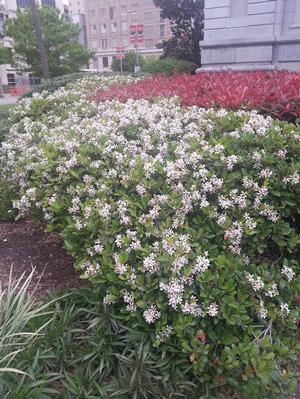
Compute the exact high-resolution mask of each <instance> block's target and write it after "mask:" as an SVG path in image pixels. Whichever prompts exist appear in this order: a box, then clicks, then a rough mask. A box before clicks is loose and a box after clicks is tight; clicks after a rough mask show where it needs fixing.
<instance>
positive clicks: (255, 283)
mask: <svg viewBox="0 0 300 399" xmlns="http://www.w3.org/2000/svg"><path fill="white" fill-rule="evenodd" d="M246 279H247V280H248V282H249V283H250V284H251V285H252V288H253V289H254V291H260V290H262V289H263V288H264V286H265V284H264V282H263V281H262V279H261V277H260V276H254V275H253V274H251V273H246Z"/></svg>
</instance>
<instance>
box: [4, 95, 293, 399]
mask: <svg viewBox="0 0 300 399" xmlns="http://www.w3.org/2000/svg"><path fill="white" fill-rule="evenodd" d="M37 100H39V101H44V104H45V110H47V111H46V112H45V113H43V114H40V115H36V113H35V114H34V115H33V114H32V108H33V104H34V102H35V101H37ZM65 101H66V102H67V105H65ZM68 101H69V102H68ZM18 115H19V116H18ZM32 115H33V116H32ZM15 118H16V119H15V125H14V126H13V128H12V129H11V132H10V137H9V139H8V140H7V141H6V142H5V143H4V144H3V145H2V149H1V169H2V174H3V175H4V176H5V178H6V179H10V180H11V181H14V182H17V185H18V190H19V196H18V198H16V199H15V203H14V206H15V208H16V209H17V210H18V211H19V213H20V214H21V215H28V214H30V215H32V216H33V217H35V218H38V219H40V220H45V221H46V223H47V225H48V229H49V230H57V231H59V232H60V233H61V235H62V237H63V238H64V242H65V246H66V248H67V249H68V251H69V252H70V253H71V254H72V255H73V257H74V259H75V262H76V267H77V269H78V270H80V271H81V273H82V276H83V278H85V279H89V280H91V281H92V282H94V283H95V284H97V285H99V287H100V288H101V292H102V296H101V298H100V297H99V300H103V302H104V304H106V305H108V306H112V307H113V306H121V312H122V313H123V314H124V317H126V318H135V317H142V318H143V319H144V323H145V325H148V326H149V327H150V330H151V331H152V333H151V336H152V340H153V345H154V346H160V345H164V342H167V341H168V340H169V339H174V340H176V342H177V345H178V347H180V349H181V350H182V351H183V352H184V353H185V355H186V361H187V362H188V363H191V365H192V366H193V373H194V376H195V378H196V380H197V381H198V384H199V388H198V390H197V395H198V396H197V395H196V397H197V398H198V397H203V398H210V399H212V398H228V397H235V398H252V397H256V396H257V395H259V397H261V398H268V397H270V395H275V396H274V397H280V395H281V396H282V395H286V393H287V392H291V393H292V392H293V390H294V387H295V376H296V374H295V369H294V367H295V360H296V346H297V341H296V319H297V316H298V312H297V309H298V308H297V305H298V302H299V297H298V295H299V279H298V278H297V272H298V271H299V261H298V259H299V244H300V236H299V198H300V197H299V194H300V185H299V182H300V176H299V168H300V161H299V155H300V130H299V128H296V127H295V126H294V125H289V124H287V123H283V122H278V121H273V120H272V119H271V118H269V117H267V118H266V117H263V116H261V115H259V114H257V113H256V112H254V111H252V112H245V111H237V112H228V111H225V110H218V111H215V110H213V109H208V110H205V109H201V108H198V107H196V106H193V107H187V108H183V107H181V106H180V105H179V102H178V101H177V100H176V99H165V100H164V99H161V100H157V101H152V102H150V101H147V100H129V101H127V102H126V103H120V102H118V101H111V102H104V103H99V104H96V103H93V102H91V103H88V102H87V100H85V99H81V100H77V101H76V102H74V103H72V96H71V95H70V94H69V95H68V92H67V91H66V90H65V89H63V90H60V91H58V92H56V93H54V94H52V95H51V96H49V97H47V96H44V97H43V98H41V97H40V95H38V96H36V97H35V98H33V100H25V101H24V102H23V103H21V104H20V105H19V108H18V111H15ZM199 395H200V396H199ZM201 395H202V396H201ZM276 395H277V396H276ZM282 397H285V396H282ZM286 397H289V396H286Z"/></svg>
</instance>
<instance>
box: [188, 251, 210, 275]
mask: <svg viewBox="0 0 300 399" xmlns="http://www.w3.org/2000/svg"><path fill="white" fill-rule="evenodd" d="M209 266H210V260H209V259H208V252H204V256H197V258H196V263H195V265H194V267H193V270H192V273H193V274H198V273H204V272H206V270H208V268H209Z"/></svg>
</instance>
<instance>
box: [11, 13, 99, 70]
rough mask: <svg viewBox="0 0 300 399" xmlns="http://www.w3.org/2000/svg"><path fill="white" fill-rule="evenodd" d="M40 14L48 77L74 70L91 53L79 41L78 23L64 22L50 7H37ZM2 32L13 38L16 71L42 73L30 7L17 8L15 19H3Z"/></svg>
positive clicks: (88, 57)
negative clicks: (20, 9) (3, 26)
mask: <svg viewBox="0 0 300 399" xmlns="http://www.w3.org/2000/svg"><path fill="white" fill-rule="evenodd" d="M39 14H40V23H41V30H42V34H43V41H44V45H45V50H46V55H47V58H48V65H49V72H50V76H51V77H53V76H60V75H64V74H67V73H71V72H77V71H78V70H79V68H80V66H82V65H84V64H87V63H88V61H89V60H90V59H91V58H92V56H93V53H92V52H91V51H89V50H88V49H86V48H85V47H84V46H82V45H81V44H80V43H79V41H78V39H79V34H80V27H79V25H78V24H73V23H72V22H69V21H67V20H66V19H65V17H64V16H61V15H60V13H59V10H57V9H55V8H53V7H48V6H44V7H40V8H39ZM5 33H6V35H7V36H9V37H11V38H12V39H13V50H14V59H13V66H14V67H15V68H16V69H17V70H19V71H22V72H32V73H33V74H34V75H35V76H39V77H41V76H43V70H42V65H41V59H40V53H39V49H38V43H37V38H36V34H35V29H34V24H33V18H32V9H30V8H27V9H26V10H25V11H22V12H21V11H19V10H18V11H17V16H16V18H12V19H9V20H8V21H7V22H6V24H5Z"/></svg>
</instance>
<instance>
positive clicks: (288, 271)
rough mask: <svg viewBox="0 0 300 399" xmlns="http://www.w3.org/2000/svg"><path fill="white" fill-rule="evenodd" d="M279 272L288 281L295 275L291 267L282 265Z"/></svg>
mask: <svg viewBox="0 0 300 399" xmlns="http://www.w3.org/2000/svg"><path fill="white" fill-rule="evenodd" d="M281 273H282V274H283V275H284V276H285V277H286V278H287V279H288V281H289V282H290V281H292V280H293V278H294V277H295V272H294V270H293V269H292V268H290V267H287V266H283V268H282V269H281Z"/></svg>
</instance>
